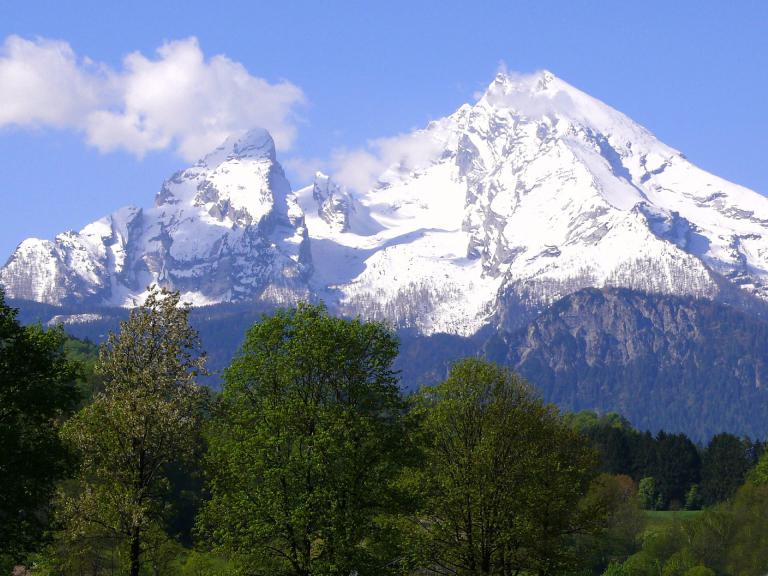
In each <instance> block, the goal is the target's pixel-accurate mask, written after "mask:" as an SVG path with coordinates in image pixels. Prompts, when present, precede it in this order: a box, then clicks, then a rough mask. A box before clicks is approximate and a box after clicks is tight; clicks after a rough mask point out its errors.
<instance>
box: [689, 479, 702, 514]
mask: <svg viewBox="0 0 768 576" xmlns="http://www.w3.org/2000/svg"><path fill="white" fill-rule="evenodd" d="M703 503H704V500H703V498H702V496H701V490H700V489H699V485H698V484H693V485H692V486H691V488H690V489H689V490H688V493H687V494H686V495H685V509H686V510H701V506H702V504H703Z"/></svg>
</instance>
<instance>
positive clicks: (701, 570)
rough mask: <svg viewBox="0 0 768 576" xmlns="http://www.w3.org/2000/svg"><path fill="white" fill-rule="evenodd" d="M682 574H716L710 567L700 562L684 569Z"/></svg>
mask: <svg viewBox="0 0 768 576" xmlns="http://www.w3.org/2000/svg"><path fill="white" fill-rule="evenodd" d="M684 576H716V575H715V571H714V570H712V568H707V567H706V566H702V565H701V564H699V565H697V566H693V567H692V568H689V569H688V570H686V572H685V574H684Z"/></svg>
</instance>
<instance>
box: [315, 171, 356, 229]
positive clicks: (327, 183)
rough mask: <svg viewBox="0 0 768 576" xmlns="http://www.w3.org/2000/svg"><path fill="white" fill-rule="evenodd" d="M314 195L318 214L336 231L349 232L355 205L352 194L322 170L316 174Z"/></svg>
mask: <svg viewBox="0 0 768 576" xmlns="http://www.w3.org/2000/svg"><path fill="white" fill-rule="evenodd" d="M312 197H313V198H314V199H315V201H316V202H317V215H318V216H319V217H320V218H321V219H322V220H323V221H324V222H325V223H326V224H328V226H330V227H331V228H332V229H333V230H334V231H336V232H348V231H349V226H350V215H351V214H352V213H354V211H355V206H354V203H353V199H352V196H351V195H350V194H349V192H347V191H346V190H345V189H343V188H342V187H341V186H339V185H338V184H336V183H335V182H334V181H333V180H331V178H330V176H326V175H325V174H323V173H322V172H318V173H317V175H316V176H315V182H314V184H313V185H312Z"/></svg>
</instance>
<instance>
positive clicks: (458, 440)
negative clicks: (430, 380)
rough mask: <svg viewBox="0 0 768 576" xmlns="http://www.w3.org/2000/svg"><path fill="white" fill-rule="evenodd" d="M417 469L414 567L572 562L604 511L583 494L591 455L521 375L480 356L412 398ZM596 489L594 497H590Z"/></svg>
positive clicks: (552, 566) (526, 567)
mask: <svg viewBox="0 0 768 576" xmlns="http://www.w3.org/2000/svg"><path fill="white" fill-rule="evenodd" d="M414 415H415V417H416V418H418V419H419V421H420V432H419V439H418V444H419V445H420V447H421V453H420V458H419V461H420V465H419V466H417V467H414V468H412V469H409V470H408V471H407V473H406V474H405V475H404V478H403V483H404V485H406V486H408V487H409V489H410V490H411V491H412V493H413V494H414V496H415V500H416V501H417V502H418V504H419V506H418V510H417V512H416V514H415V515H414V516H413V517H412V525H413V526H414V528H413V531H412V533H411V536H410V538H411V539H412V557H413V559H412V561H413V563H414V564H415V565H416V567H420V568H421V569H427V570H429V571H431V573H436V574H462V575H464V574H466V575H469V574H513V573H517V572H518V571H523V572H532V573H539V574H551V573H554V572H557V571H561V570H565V569H569V568H573V567H575V566H577V565H579V558H578V556H579V554H578V539H577V538H576V537H575V535H577V534H594V533H598V532H600V531H601V530H602V528H603V527H604V525H605V523H606V522H607V515H608V512H609V510H608V509H607V507H606V506H605V503H604V502H603V501H602V500H601V499H600V498H589V497H587V494H588V490H589V487H590V485H591V483H592V481H593V479H594V478H595V475H596V465H597V454H596V452H595V451H594V450H593V449H592V448H591V447H590V445H589V444H588V441H587V440H586V438H584V437H583V436H581V435H580V434H579V433H578V432H576V431H574V430H573V429H572V428H571V427H570V426H569V425H568V423H567V422H565V421H564V420H563V419H562V418H561V416H560V415H559V414H558V412H557V411H556V410H555V409H554V408H553V407H552V406H549V405H545V404H544V403H543V402H542V401H541V400H539V399H538V398H537V397H536V396H535V395H534V394H533V392H532V391H531V389H530V388H529V387H528V385H527V384H526V383H525V382H523V381H522V380H521V379H520V378H519V377H517V376H516V375H514V374H512V373H510V372H509V371H507V370H505V369H503V368H500V367H498V366H496V365H494V364H489V363H486V362H483V361H481V360H477V359H465V360H462V361H460V362H458V363H456V364H455V365H454V366H453V368H452V369H451V372H450V374H449V376H448V378H447V380H446V381H445V382H443V383H442V384H440V385H438V386H436V387H434V388H426V389H424V390H423V391H422V392H421V393H420V394H419V395H418V396H417V397H416V399H415V407H414ZM598 493H600V491H597V492H595V494H598Z"/></svg>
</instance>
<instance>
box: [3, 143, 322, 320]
mask: <svg viewBox="0 0 768 576" xmlns="http://www.w3.org/2000/svg"><path fill="white" fill-rule="evenodd" d="M310 273H311V261H310V259H309V250H308V240H307V230H306V227H305V225H304V219H303V215H302V212H301V209H300V208H299V207H298V205H297V204H296V202H295V198H294V196H293V194H292V193H291V188H290V185H289V184H288V181H287V180H286V179H285V176H284V174H283V171H282V168H281V167H280V165H279V164H278V163H277V161H276V160H275V148H274V143H273V142H272V138H271V137H270V136H269V134H267V133H266V132H265V131H263V130H255V131H251V132H249V133H247V134H246V135H245V136H243V137H242V138H239V139H230V140H228V141H226V142H225V143H224V144H223V145H222V146H220V147H219V148H217V149H216V150H215V151H213V152H212V153H211V154H209V155H207V156H205V157H204V158H202V159H201V160H200V161H199V162H198V163H197V164H196V165H195V166H193V167H191V168H188V169H187V170H183V171H181V172H178V173H176V174H174V175H173V176H172V177H171V178H170V179H169V180H168V181H166V182H165V183H164V184H163V186H162V188H161V190H160V192H159V193H158V194H157V196H156V198H155V206H154V207H153V208H149V209H139V208H132V207H129V208H123V209H121V210H118V211H117V212H115V213H113V214H110V215H109V216H107V217H105V218H102V219H101V220H98V221H97V222H94V223H93V224H89V225H88V226H86V227H85V228H83V229H82V230H81V231H80V232H78V233H75V232H66V233H64V234H60V235H59V236H57V237H56V239H55V240H53V241H48V240H38V239H35V238H32V239H28V240H25V241H24V242H22V243H21V245H20V246H19V247H18V248H17V250H16V252H15V253H14V254H13V255H12V256H11V258H10V259H9V260H8V263H7V264H6V265H5V267H4V268H3V269H2V270H0V283H2V284H3V285H4V287H5V290H6V293H7V295H8V296H9V297H11V298H19V299H27V300H36V301H40V302H48V303H54V304H58V303H64V302H78V301H82V302H88V303H98V304H106V305H117V306H130V305H131V304H132V303H133V302H134V301H135V300H136V299H137V298H141V295H142V293H143V292H144V291H145V289H146V287H147V286H148V285H149V284H151V283H153V282H159V283H161V284H164V285H169V286H172V287H174V288H177V289H179V290H181V291H182V292H183V293H184V297H185V298H186V299H187V300H189V301H192V302H193V303H197V304H205V303H212V302H221V301H243V300H251V299H269V300H274V301H277V302H280V301H284V300H289V301H292V300H295V299H296V298H298V297H303V298H306V297H307V296H308V294H307V290H306V279H307V277H308V276H309V274H310Z"/></svg>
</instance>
